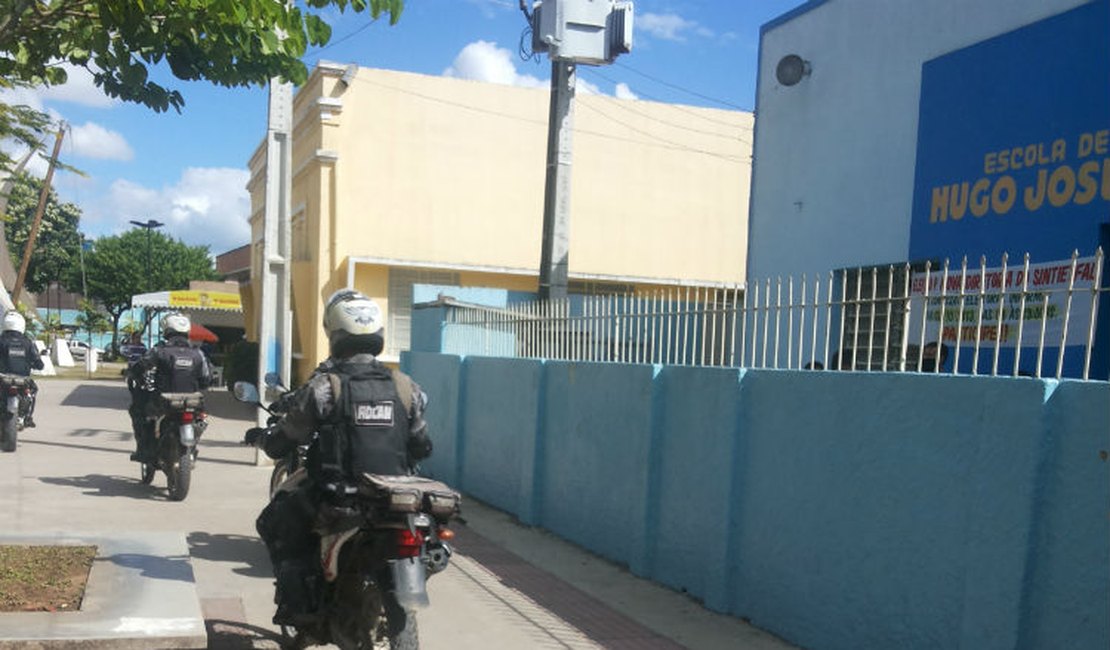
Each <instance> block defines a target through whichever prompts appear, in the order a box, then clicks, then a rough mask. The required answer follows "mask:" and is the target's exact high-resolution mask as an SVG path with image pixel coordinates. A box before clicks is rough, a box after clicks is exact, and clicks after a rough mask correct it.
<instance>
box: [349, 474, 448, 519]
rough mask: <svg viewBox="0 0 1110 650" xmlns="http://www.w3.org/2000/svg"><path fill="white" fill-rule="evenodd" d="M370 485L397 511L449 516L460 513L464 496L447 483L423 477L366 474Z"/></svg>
mask: <svg viewBox="0 0 1110 650" xmlns="http://www.w3.org/2000/svg"><path fill="white" fill-rule="evenodd" d="M363 480H364V481H365V482H366V484H367V485H368V486H369V487H370V488H371V489H372V490H373V491H374V492H375V493H376V494H377V496H379V497H381V499H382V501H383V503H384V504H385V505H387V506H388V508H389V510H391V511H393V512H419V511H423V512H427V513H429V514H431V515H432V516H434V517H436V518H437V519H446V518H449V517H451V516H452V515H454V514H457V513H458V512H459V504H460V502H461V501H462V497H461V496H460V495H459V493H458V492H456V491H454V490H452V489H451V488H450V487H448V486H447V484H445V483H441V482H440V481H436V480H433V479H430V478H424V477H422V476H385V475H382V474H363Z"/></svg>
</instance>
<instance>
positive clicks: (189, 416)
mask: <svg viewBox="0 0 1110 650" xmlns="http://www.w3.org/2000/svg"><path fill="white" fill-rule="evenodd" d="M192 421H193V412H192V411H185V412H184V413H182V414H181V423H182V424H189V423H190V422H192Z"/></svg>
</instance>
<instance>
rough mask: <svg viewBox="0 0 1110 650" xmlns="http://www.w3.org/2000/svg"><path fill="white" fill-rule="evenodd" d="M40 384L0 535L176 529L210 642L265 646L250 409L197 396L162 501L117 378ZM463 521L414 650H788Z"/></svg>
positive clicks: (258, 481) (496, 525)
mask: <svg viewBox="0 0 1110 650" xmlns="http://www.w3.org/2000/svg"><path fill="white" fill-rule="evenodd" d="M39 383H40V397H39V406H38V410H37V412H36V420H37V421H38V423H39V426H38V428H36V429H30V430H27V431H25V432H23V434H22V435H21V438H20V444H19V448H18V450H17V452H16V453H14V454H0V530H3V531H5V532H11V533H40V532H66V533H81V534H94V533H111V534H120V533H126V531H171V532H172V531H178V532H181V533H183V534H184V535H185V536H186V540H187V542H188V546H189V552H190V557H191V562H192V566H193V570H194V573H195V576H196V584H197V591H198V595H199V597H200V599H201V606H202V609H203V611H204V613H205V618H206V620H207V624H208V628H209V639H210V647H212V648H264V647H271V648H272V647H275V641H274V639H275V638H276V635H275V631H274V628H273V626H272V625H271V624H270V617H271V616H272V614H273V604H272V595H273V592H272V578H271V576H272V574H271V568H270V563H269V560H268V558H267V556H266V551H265V548H264V547H263V545H262V543H261V542H260V541H259V540H258V538H257V536H256V534H255V532H254V518H255V516H256V515H257V513H258V512H259V511H260V510H261V509H262V507H263V505H264V504H265V499H266V491H267V484H268V480H269V469H267V468H263V467H257V466H255V462H254V450H253V449H249V448H244V447H242V446H241V445H239V443H238V440H239V439H240V438H241V436H242V432H243V431H244V430H245V428H246V427H247V426H250V423H249V421H250V420H251V419H252V418H253V413H252V410H251V409H249V408H247V407H244V406H243V405H242V404H238V403H236V402H234V401H233V400H232V399H230V396H229V395H228V394H227V393H226V392H224V391H214V392H213V393H212V394H211V395H210V398H209V410H210V412H211V415H212V420H211V426H210V427H209V429H208V432H207V433H206V434H205V438H204V439H203V440H202V441H201V445H200V459H199V462H198V466H197V469H196V472H195V474H194V477H193V485H192V490H191V492H190V494H189V497H188V498H187V499H186V500H185V501H184V502H180V503H175V502H171V501H168V500H167V499H166V494H165V477H164V476H162V475H161V474H159V475H158V477H156V478H155V480H154V485H153V486H145V485H142V484H141V483H140V482H139V480H138V465H137V464H135V463H132V462H130V460H129V459H128V456H129V454H130V452H131V450H132V448H133V443H132V437H131V431H130V423H129V420H128V417H127V412H126V407H127V403H128V393H127V390H126V388H125V387H124V385H123V383H122V382H119V381H87V382H83V381H76V380H66V379H44V380H42V381H40V382H39ZM464 514H465V515H466V519H467V524H466V525H463V526H457V527H456V528H457V530H458V532H459V539H458V552H457V553H456V556H455V558H454V562H453V564H452V566H451V567H450V568H449V569H448V570H447V571H445V572H444V573H442V574H440V575H438V576H436V577H435V578H434V579H433V580H432V581H431V584H430V587H429V592H430V596H431V599H432V608H431V609H429V610H427V611H426V612H425V613H422V614H421V616H420V618H419V625H420V630H421V642H422V647H423V648H425V649H426V650H437V649H441V648H442V649H446V648H451V649H452V650H467V649H470V648H474V649H477V648H522V649H523V648H597V647H606V648H628V649H632V648H636V649H640V648H643V649H665V648H683V647H690V648H706V649H713V648H739V649H752V650H782V649H787V648H790V646H788V645H786V644H784V643H782V642H781V641H779V640H777V639H775V638H773V637H771V636H770V635H767V634H765V633H763V632H760V631H759V630H756V629H754V628H751V627H749V626H746V625H744V624H743V623H741V622H740V621H738V620H736V619H732V618H729V617H723V616H718V615H715V614H712V613H710V612H707V611H706V610H704V609H702V608H700V607H698V606H697V604H696V603H694V602H693V601H691V600H690V599H688V598H685V597H683V596H681V595H679V594H675V593H673V592H670V591H668V590H665V589H660V588H658V587H655V586H653V585H651V584H649V583H647V582H644V581H642V580H638V579H636V578H634V577H632V576H631V575H629V574H628V573H627V572H625V571H622V570H620V569H618V568H616V567H614V566H612V565H609V564H608V563H605V562H602V561H600V560H598V559H596V558H594V557H593V556H590V555H589V554H586V553H583V552H581V551H579V550H577V549H575V548H573V547H571V546H569V545H567V544H564V543H562V542H560V541H559V540H557V539H555V538H554V537H552V536H550V535H547V534H545V533H542V532H538V531H535V530H533V529H528V528H525V527H522V526H519V525H517V524H515V523H514V522H513V521H512V520H511V519H510V518H509V517H507V516H505V515H504V514H502V513H499V512H497V511H494V510H492V509H489V508H486V507H484V506H481V505H480V504H476V503H473V502H467V504H466V506H465V510H464ZM491 540H497V544H494V543H493V542H492V541H491ZM540 567H542V568H540Z"/></svg>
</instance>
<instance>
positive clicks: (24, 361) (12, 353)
mask: <svg viewBox="0 0 1110 650" xmlns="http://www.w3.org/2000/svg"><path fill="white" fill-rule="evenodd" d="M27 348H28V345H27V341H26V339H25V338H24V337H23V336H0V354H3V355H4V359H3V361H4V372H7V373H9V374H12V375H22V376H24V377H26V376H27V375H30V374H31V360H30V359H28V358H27Z"/></svg>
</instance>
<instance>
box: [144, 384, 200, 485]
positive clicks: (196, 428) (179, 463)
mask: <svg viewBox="0 0 1110 650" xmlns="http://www.w3.org/2000/svg"><path fill="white" fill-rule="evenodd" d="M155 399H156V405H157V406H156V411H155V412H156V413H157V416H156V417H155V421H154V431H155V433H156V435H157V440H156V441H155V449H156V450H157V453H156V458H155V461H154V462H153V463H149V462H141V463H140V465H139V468H140V469H139V471H140V474H141V478H142V481H143V483H144V484H150V482H151V481H153V480H154V473H155V471H157V470H162V471H163V472H164V473H165V474H166V489H167V491H168V492H169V496H170V500H172V501H184V500H185V497H187V496H188V495H189V487H190V484H191V483H192V475H193V467H194V466H195V465H196V461H197V443H198V442H199V441H200V437H201V435H202V434H203V433H204V430H205V429H207V428H208V419H207V418H208V416H207V413H205V411H204V394H203V393H162V394H160V395H158V396H157V397H156V398H155Z"/></svg>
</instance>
